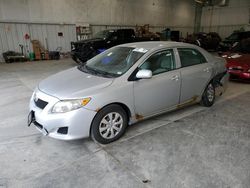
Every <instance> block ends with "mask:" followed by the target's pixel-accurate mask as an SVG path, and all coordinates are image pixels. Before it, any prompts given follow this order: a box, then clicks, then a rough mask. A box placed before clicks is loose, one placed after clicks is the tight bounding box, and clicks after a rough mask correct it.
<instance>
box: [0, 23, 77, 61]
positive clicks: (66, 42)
mask: <svg viewBox="0 0 250 188" xmlns="http://www.w3.org/2000/svg"><path fill="white" fill-rule="evenodd" d="M58 32H62V33H63V36H62V37H60V36H58ZM26 33H27V34H29V35H30V39H29V40H25V38H24V36H25V34H26ZM35 39H36V40H39V41H40V42H41V44H42V45H43V46H44V47H45V48H46V49H48V50H50V51H53V50H56V48H57V47H61V48H62V51H63V52H68V51H70V42H71V41H75V40H76V29H75V25H73V24H72V25H70V24H61V25H60V24H36V23H33V24H27V23H0V62H1V61H3V59H2V53H3V52H5V51H8V50H12V51H17V52H21V49H20V47H19V45H20V44H21V45H23V46H24V53H25V54H28V52H31V51H32V45H31V42H30V41H31V40H35Z"/></svg>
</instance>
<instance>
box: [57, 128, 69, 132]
mask: <svg viewBox="0 0 250 188" xmlns="http://www.w3.org/2000/svg"><path fill="white" fill-rule="evenodd" d="M57 132H58V133H60V134H68V127H61V128H59V129H58V130H57Z"/></svg>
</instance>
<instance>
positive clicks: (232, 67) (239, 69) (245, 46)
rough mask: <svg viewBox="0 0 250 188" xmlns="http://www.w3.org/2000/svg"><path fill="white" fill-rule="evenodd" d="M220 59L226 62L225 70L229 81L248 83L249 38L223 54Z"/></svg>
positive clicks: (249, 61)
mask: <svg viewBox="0 0 250 188" xmlns="http://www.w3.org/2000/svg"><path fill="white" fill-rule="evenodd" d="M222 57H224V58H225V59H226V60H227V69H228V73H229V74H230V79H231V80H235V79H237V80H239V79H240V80H249V81H250V38H248V39H244V40H242V41H241V42H239V43H238V44H237V45H235V46H234V47H233V48H232V49H231V51H229V52H225V53H224V54H223V55H222Z"/></svg>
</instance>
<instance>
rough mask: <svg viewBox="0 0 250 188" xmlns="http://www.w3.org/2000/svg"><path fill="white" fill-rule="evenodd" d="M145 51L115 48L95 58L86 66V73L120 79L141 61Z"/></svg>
mask: <svg viewBox="0 0 250 188" xmlns="http://www.w3.org/2000/svg"><path fill="white" fill-rule="evenodd" d="M144 53H146V50H145V49H143V50H142V49H137V48H131V47H114V48H111V49H109V50H107V51H105V52H103V53H101V54H99V55H97V56H95V57H94V58H92V59H90V60H89V61H88V62H87V64H86V65H85V66H84V69H85V71H86V70H87V71H88V72H89V73H94V74H99V75H101V76H107V77H119V76H120V75H122V74H124V73H125V72H127V70H128V69H129V68H130V67H131V66H132V65H134V63H135V62H136V61H138V59H140V58H141V57H142V56H143V55H144Z"/></svg>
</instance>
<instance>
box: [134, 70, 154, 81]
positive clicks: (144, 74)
mask: <svg viewBox="0 0 250 188" xmlns="http://www.w3.org/2000/svg"><path fill="white" fill-rule="evenodd" d="M136 78H138V79H149V78H152V71H151V70H139V71H138V72H137V74H136Z"/></svg>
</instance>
